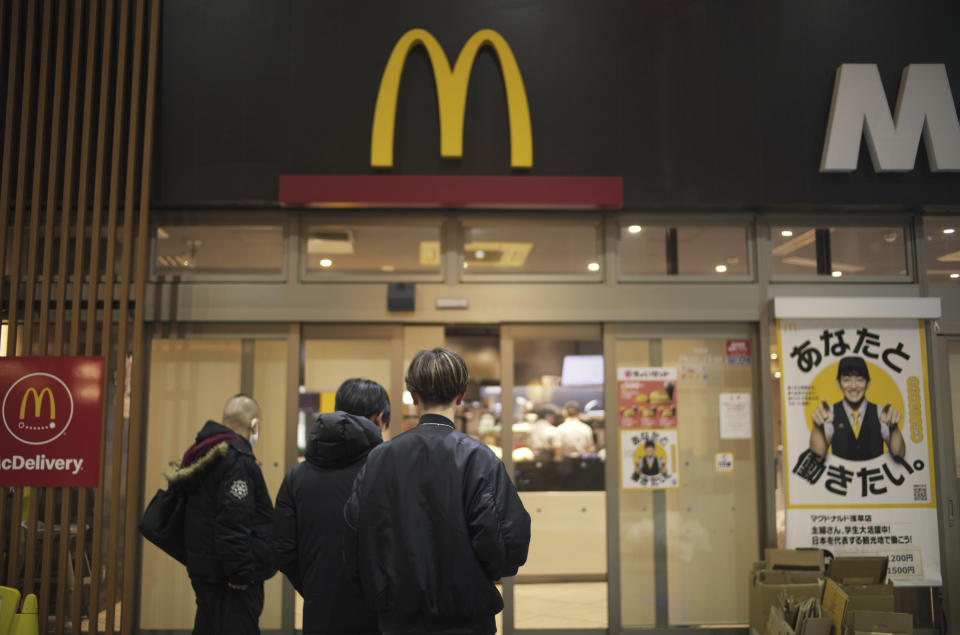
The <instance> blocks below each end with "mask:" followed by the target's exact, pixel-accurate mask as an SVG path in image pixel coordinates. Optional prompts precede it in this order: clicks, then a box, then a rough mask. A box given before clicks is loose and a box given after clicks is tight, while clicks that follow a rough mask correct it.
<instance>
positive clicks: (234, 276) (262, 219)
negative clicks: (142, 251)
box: [148, 209, 294, 283]
mask: <svg viewBox="0 0 960 635" xmlns="http://www.w3.org/2000/svg"><path fill="white" fill-rule="evenodd" d="M293 222H294V219H293V217H292V215H291V214H288V213H286V212H283V211H276V212H267V211H258V210H239V211H236V210H230V211H229V212H222V213H211V212H210V211H209V210H198V209H183V210H169V211H168V210H164V211H161V212H157V213H155V214H151V218H150V244H149V246H148V258H149V259H150V268H149V274H148V281H149V282H150V283H165V282H172V281H173V279H174V277H176V281H178V282H181V283H182V282H191V283H192V282H284V281H286V280H287V278H288V276H289V273H290V271H292V263H291V246H292V245H291V240H292V237H293ZM164 225H173V226H189V225H193V226H203V227H210V226H213V227H232V226H237V225H265V226H267V225H270V226H273V225H280V227H281V232H282V250H283V256H282V259H281V262H282V264H281V267H280V271H276V272H267V273H250V272H244V271H235V272H229V271H224V272H217V273H212V272H191V271H190V270H188V269H185V270H183V271H178V272H173V271H171V272H166V271H158V267H157V241H158V238H157V229H158V228H160V227H163V226H164Z"/></svg>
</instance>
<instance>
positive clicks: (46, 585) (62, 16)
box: [34, 6, 67, 630]
mask: <svg viewBox="0 0 960 635" xmlns="http://www.w3.org/2000/svg"><path fill="white" fill-rule="evenodd" d="M66 32H67V7H66V6H61V7H60V8H59V11H58V15H57V37H56V39H55V42H56V47H57V52H56V58H55V61H54V72H53V101H52V105H53V108H52V111H51V115H50V152H49V158H48V162H47V204H46V216H45V219H44V220H45V223H44V228H43V268H42V272H43V273H42V286H41V291H40V315H39V317H40V346H39V350H40V354H41V355H48V354H49V352H50V351H49V348H50V346H49V344H50V341H49V335H50V333H49V327H50V318H49V315H50V289H51V287H52V283H53V254H54V251H55V250H54V248H53V245H54V233H53V230H54V224H53V221H54V218H55V217H56V210H57V201H58V199H59V198H60V197H59V196H58V194H59V191H58V190H57V183H58V176H59V174H60V136H61V133H62V131H63V120H62V114H63V113H62V110H63V109H62V107H61V106H62V98H63V56H64V50H63V49H64V46H65V44H64V43H65V41H66ZM38 203H39V199H38V200H36V201H34V207H36V206H37V204H38ZM58 284H60V285H62V284H63V281H62V280H59V281H58ZM61 312H62V308H60V307H57V313H61ZM53 354H54V355H59V354H60V347H59V344H55V346H54V353H53ZM58 494H59V492H58V491H57V489H56V488H53V487H48V488H46V491H45V493H44V502H45V505H44V510H43V533H42V537H43V552H42V557H41V559H40V596H39V601H40V602H39V607H38V609H39V611H38V613H39V620H40V624H42V625H43V628H44V630H46V626H47V624H48V619H47V616H48V615H49V613H50V587H51V584H52V580H51V578H52V575H53V573H52V563H51V559H52V557H53V543H54V525H55V524H56V518H55V514H56V507H55V503H56V501H57V498H58ZM61 504H62V502H61Z"/></svg>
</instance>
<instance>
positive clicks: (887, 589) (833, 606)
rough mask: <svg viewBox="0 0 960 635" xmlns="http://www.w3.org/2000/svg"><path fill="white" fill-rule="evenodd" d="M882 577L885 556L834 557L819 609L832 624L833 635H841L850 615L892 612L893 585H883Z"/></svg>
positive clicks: (885, 571) (885, 562)
mask: <svg viewBox="0 0 960 635" xmlns="http://www.w3.org/2000/svg"><path fill="white" fill-rule="evenodd" d="M886 577H887V559H886V558H885V557H883V558H875V557H868V558H834V560H833V561H832V562H831V563H830V566H829V567H828V568H827V580H826V583H825V584H824V587H823V610H824V613H826V614H827V615H828V616H829V617H830V619H831V622H832V623H833V628H832V633H833V635H843V633H844V624H845V623H846V620H847V616H848V615H850V614H851V613H853V612H856V611H884V612H892V611H893V607H894V596H893V585H892V584H884V580H885V579H886Z"/></svg>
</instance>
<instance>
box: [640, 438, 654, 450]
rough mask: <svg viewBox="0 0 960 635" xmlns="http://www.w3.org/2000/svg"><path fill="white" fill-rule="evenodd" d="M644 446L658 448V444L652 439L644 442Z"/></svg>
mask: <svg viewBox="0 0 960 635" xmlns="http://www.w3.org/2000/svg"><path fill="white" fill-rule="evenodd" d="M643 447H644V448H656V447H657V444H656V443H654V442H653V441H651V440H650V439H647V442H646V443H644V444H643Z"/></svg>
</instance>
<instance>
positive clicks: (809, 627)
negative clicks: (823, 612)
mask: <svg viewBox="0 0 960 635" xmlns="http://www.w3.org/2000/svg"><path fill="white" fill-rule="evenodd" d="M832 626H833V625H832V623H831V622H830V618H827V617H813V618H810V619H807V620H804V622H803V624H802V625H801V626H800V630H799V631H795V630H794V629H793V627H791V626H790V624H789V623H788V622H787V620H786V619H785V617H784V615H783V611H782V610H781V609H780V608H779V607H777V606H771V607H770V619H769V620H768V621H767V630H766V633H765V635H830V629H831V627H832Z"/></svg>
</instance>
